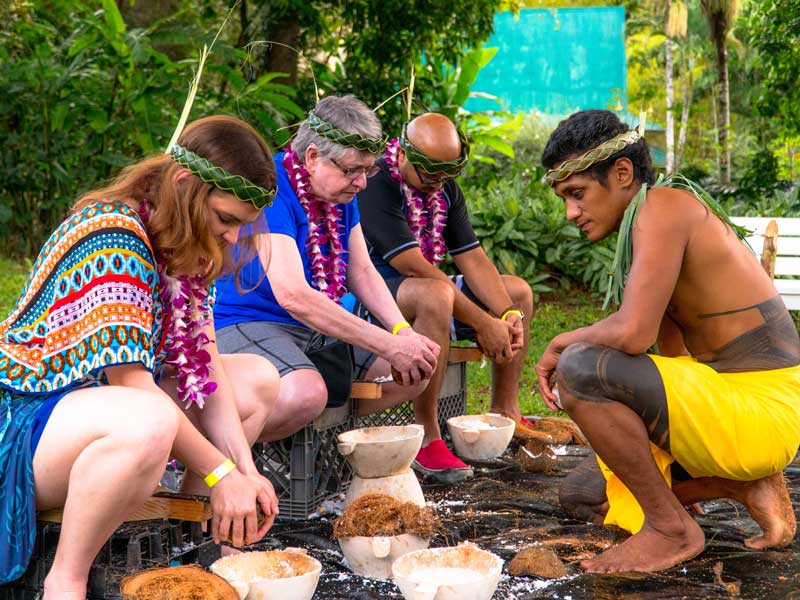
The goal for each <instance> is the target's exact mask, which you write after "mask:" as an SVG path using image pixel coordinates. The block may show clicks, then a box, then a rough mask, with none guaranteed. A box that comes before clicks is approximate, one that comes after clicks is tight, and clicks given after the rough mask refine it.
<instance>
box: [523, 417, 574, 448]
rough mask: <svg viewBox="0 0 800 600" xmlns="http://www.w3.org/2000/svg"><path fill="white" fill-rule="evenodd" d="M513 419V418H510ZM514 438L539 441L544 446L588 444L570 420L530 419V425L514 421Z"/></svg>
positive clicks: (554, 418)
mask: <svg viewBox="0 0 800 600" xmlns="http://www.w3.org/2000/svg"><path fill="white" fill-rule="evenodd" d="M512 418H513V417H512ZM515 423H516V426H515V427H514V437H515V438H517V439H519V440H539V441H540V442H544V443H545V444H556V445H559V446H562V445H565V444H580V445H582V446H586V445H588V444H589V442H588V440H587V439H586V436H585V435H583V432H582V431H581V429H580V427H578V425H577V424H576V423H575V422H574V421H573V420H572V419H563V418H561V417H542V418H539V419H532V420H531V424H530V425H523V424H522V423H521V422H520V421H517V420H515Z"/></svg>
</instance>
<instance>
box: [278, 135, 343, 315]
mask: <svg viewBox="0 0 800 600" xmlns="http://www.w3.org/2000/svg"><path fill="white" fill-rule="evenodd" d="M283 166H284V168H285V169H286V173H287V175H288V176H289V183H290V184H291V185H292V189H293V190H294V193H295V194H296V195H297V199H298V200H299V201H300V206H302V207H303V210H305V211H306V214H307V215H308V237H307V238H306V252H307V253H308V257H309V258H310V259H311V278H312V280H313V284H314V287H315V288H317V289H318V290H319V291H321V292H324V293H325V294H326V295H327V296H328V298H330V299H331V300H334V301H335V302H340V298H341V297H342V296H344V295H345V294H346V293H347V287H346V285H345V282H346V281H347V265H346V264H345V262H344V259H343V258H342V256H343V255H344V253H345V249H344V247H343V246H342V241H341V239H340V238H339V223H340V220H341V215H342V209H341V208H340V207H339V206H337V205H336V204H331V203H330V202H323V201H321V200H318V199H317V198H316V197H315V196H314V194H313V193H312V192H311V183H310V182H309V175H308V171H307V170H306V167H305V165H303V163H301V162H300V160H299V158H298V157H297V153H296V152H295V151H294V150H292V148H291V146H289V147H288V148H286V151H285V152H284V155H283ZM326 244H327V245H328V253H327V254H324V253H323V252H322V247H323V246H324V245H326Z"/></svg>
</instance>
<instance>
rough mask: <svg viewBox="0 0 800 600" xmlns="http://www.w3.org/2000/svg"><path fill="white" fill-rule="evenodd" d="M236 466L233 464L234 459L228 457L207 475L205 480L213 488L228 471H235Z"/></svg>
mask: <svg viewBox="0 0 800 600" xmlns="http://www.w3.org/2000/svg"><path fill="white" fill-rule="evenodd" d="M235 468H236V465H235V464H233V461H232V460H231V459H230V458H226V459H225V462H224V463H222V464H221V465H220V466H218V467H217V468H216V469H214V470H213V471H211V473H209V474H208V475H206V477H205V479H203V481H205V482H206V485H207V486H208V487H210V488H213V487H214V486H215V485H217V484H218V483H219V480H220V479H222V478H223V477H225V475H227V474H228V473H230V472H231V471H233V470H234V469H235Z"/></svg>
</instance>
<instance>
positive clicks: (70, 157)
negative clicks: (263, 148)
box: [0, 0, 303, 255]
mask: <svg viewBox="0 0 800 600" xmlns="http://www.w3.org/2000/svg"><path fill="white" fill-rule="evenodd" d="M102 6H103V8H102V10H98V11H95V12H93V11H91V10H90V9H88V8H87V7H86V6H85V5H84V3H83V2H80V1H78V0H69V1H64V2H60V3H58V7H57V9H53V10H50V5H49V3H44V2H36V3H34V5H33V12H32V14H30V15H26V16H23V17H22V18H19V19H17V20H15V21H14V22H13V23H12V24H11V26H10V27H9V28H7V29H6V28H4V29H3V30H1V31H0V87H2V89H3V90H4V91H5V94H4V100H3V102H1V103H0V137H2V138H3V140H4V144H3V145H2V147H0V239H2V240H3V244H2V245H1V246H2V248H0V249H2V250H3V251H5V252H8V253H18V254H22V255H31V254H33V253H35V252H36V251H37V250H38V247H39V245H40V244H41V243H42V241H43V239H44V238H45V237H46V236H47V235H48V234H49V233H50V231H51V230H52V228H53V227H54V226H55V225H56V224H57V223H58V222H59V221H60V220H61V219H63V217H64V216H65V214H66V212H67V210H68V207H69V206H70V205H71V204H72V202H73V201H74V200H75V198H76V197H77V196H78V195H79V194H80V193H81V192H83V191H86V190H87V189H90V188H91V187H95V186H96V185H98V183H99V182H101V181H102V180H104V179H106V178H108V177H109V176H110V175H112V174H113V173H115V172H116V171H118V170H119V168H120V167H121V166H123V165H125V164H128V163H130V162H131V161H133V160H136V159H137V158H140V157H142V156H143V155H147V154H152V153H155V152H159V151H161V150H162V149H163V146H164V145H165V144H166V143H167V141H168V140H169V136H170V135H171V133H172V131H173V130H174V128H175V125H176V124H177V120H178V113H179V111H180V107H181V106H182V104H183V100H184V98H185V96H186V92H187V90H188V87H189V82H190V81H191V78H192V74H193V70H194V68H196V59H195V57H196V52H197V50H199V46H200V45H201V42H203V41H204V40H205V41H206V42H207V43H208V42H210V36H211V35H212V34H213V32H214V30H215V29H216V27H218V26H219V24H220V23H221V19H217V18H216V16H215V17H214V18H213V19H211V21H213V25H211V24H208V26H206V25H207V24H205V23H203V21H202V20H201V19H200V18H199V17H194V21H192V22H191V23H190V24H189V25H188V26H187V27H188V29H185V30H184V29H170V31H172V33H174V34H176V35H174V36H170V37H171V40H172V42H173V43H174V42H175V41H176V40H177V39H180V38H181V36H180V35H178V34H179V33H180V32H183V33H184V34H187V35H186V36H185V39H186V45H185V46H184V47H183V48H182V50H181V51H180V52H178V53H177V54H178V56H180V57H181V58H177V59H173V58H171V57H170V56H168V55H167V54H166V53H164V52H162V51H160V50H159V49H157V43H156V42H157V40H158V39H159V36H160V34H161V33H163V31H162V29H161V28H162V27H167V25H165V24H164V23H162V22H159V23H155V24H153V25H152V26H151V27H150V28H148V29H140V28H136V29H128V28H127V27H126V25H125V22H124V21H123V19H122V16H121V14H120V12H119V10H118V8H117V5H116V3H115V2H114V1H113V0H103V2H102ZM215 52H216V55H217V56H214V57H213V58H214V62H212V64H209V65H208V66H207V71H206V75H205V78H204V80H203V82H202V84H201V91H200V94H199V95H198V100H197V102H196V109H195V111H194V113H193V115H194V116H197V115H199V114H202V113H204V112H205V113H210V112H214V113H218V112H230V113H233V114H239V115H241V116H242V117H243V118H245V119H246V120H249V121H250V122H252V123H253V124H254V125H256V126H260V128H261V130H262V132H263V133H265V134H266V137H268V138H270V137H271V135H270V133H271V132H273V131H275V130H276V129H277V128H278V127H281V126H283V125H285V124H286V123H287V122H288V120H289V119H292V120H295V119H298V118H300V117H302V115H303V112H302V111H301V110H300V108H299V107H298V106H297V105H296V104H295V103H294V102H292V100H291V96H292V95H293V93H294V92H293V90H292V89H291V88H289V87H287V86H285V85H281V84H278V83H276V82H275V81H274V79H275V77H276V76H277V75H276V74H274V73H267V74H263V75H262V76H260V77H258V78H256V79H254V80H253V81H250V80H248V79H246V78H245V77H244V76H243V75H242V73H241V72H240V71H239V64H240V63H241V62H242V61H243V60H244V59H245V58H246V55H245V53H244V52H243V51H241V50H237V49H234V48H232V47H230V46H227V45H226V44H225V42H224V41H223V42H221V43H219V47H218V48H216V49H215ZM220 58H221V59H222V60H220Z"/></svg>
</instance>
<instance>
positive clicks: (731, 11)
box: [700, 0, 740, 184]
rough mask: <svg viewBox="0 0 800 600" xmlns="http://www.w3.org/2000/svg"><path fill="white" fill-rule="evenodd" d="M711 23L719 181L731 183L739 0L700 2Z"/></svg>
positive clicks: (706, 0) (702, 0)
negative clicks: (731, 55)
mask: <svg viewBox="0 0 800 600" xmlns="http://www.w3.org/2000/svg"><path fill="white" fill-rule="evenodd" d="M700 4H701V6H702V7H703V12H704V13H705V15H706V18H707V19H708V26H709V29H710V30H711V39H712V40H713V42H714V48H715V49H716V54H717V81H718V83H719V87H718V93H719V123H718V126H717V131H718V132H719V179H720V183H722V184H727V183H730V181H731V154H730V147H729V145H728V136H729V134H730V130H731V113H730V102H731V99H730V86H729V83H728V34H729V33H730V32H731V30H732V29H733V26H734V23H735V22H736V17H737V16H738V14H739V6H740V5H739V0H700Z"/></svg>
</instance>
